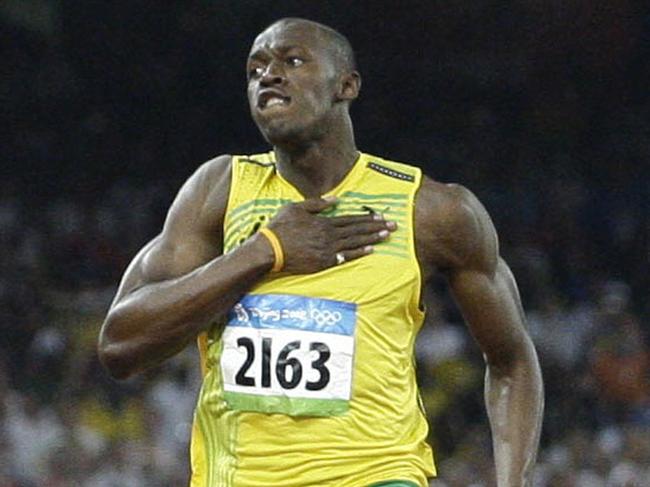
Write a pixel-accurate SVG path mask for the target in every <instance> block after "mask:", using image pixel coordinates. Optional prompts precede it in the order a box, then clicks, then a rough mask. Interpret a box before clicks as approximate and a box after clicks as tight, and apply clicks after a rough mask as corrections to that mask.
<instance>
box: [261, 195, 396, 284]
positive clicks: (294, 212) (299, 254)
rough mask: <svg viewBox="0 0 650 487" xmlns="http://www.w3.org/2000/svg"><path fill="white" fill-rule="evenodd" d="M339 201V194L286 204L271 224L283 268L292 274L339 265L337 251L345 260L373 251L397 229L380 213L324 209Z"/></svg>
mask: <svg viewBox="0 0 650 487" xmlns="http://www.w3.org/2000/svg"><path fill="white" fill-rule="evenodd" d="M336 204H337V200H336V198H333V197H326V198H311V199H307V200H305V201H302V202H300V203H291V204H288V205H286V206H285V207H283V208H282V209H281V210H280V211H279V212H278V214H277V215H276V216H275V217H274V218H273V219H272V220H271V221H270V222H269V225H268V228H269V230H272V231H273V232H274V233H275V234H276V235H277V237H278V239H279V240H280V243H281V245H282V250H283V252H284V267H283V269H282V270H283V271H286V272H290V273H292V274H308V273H312V272H318V271H321V270H323V269H327V268H328V267H332V266H335V265H337V258H336V254H337V253H341V254H343V257H345V260H346V261H350V260H353V259H358V258H359V257H363V256H364V255H368V254H370V253H372V251H373V245H374V244H377V243H379V242H382V241H384V240H386V239H387V238H388V237H389V235H390V233H391V232H393V231H395V230H396V229H397V224H396V223H395V222H393V221H386V220H384V217H383V216H382V215H380V214H378V213H373V214H369V215H354V216H338V217H327V216H324V215H321V213H322V212H323V211H325V210H327V209H328V208H331V207H333V206H335V205H336Z"/></svg>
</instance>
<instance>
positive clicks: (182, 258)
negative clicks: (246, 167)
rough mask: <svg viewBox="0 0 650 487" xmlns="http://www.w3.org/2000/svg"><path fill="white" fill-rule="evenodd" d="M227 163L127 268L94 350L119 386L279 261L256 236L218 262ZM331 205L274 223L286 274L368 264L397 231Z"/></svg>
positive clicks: (192, 185)
mask: <svg viewBox="0 0 650 487" xmlns="http://www.w3.org/2000/svg"><path fill="white" fill-rule="evenodd" d="M229 186H230V158H229V157H220V158H217V159H215V160H213V161H210V162H208V163H206V164H204V165H203V166H201V168H199V169H198V170H197V171H196V173H195V174H194V175H193V176H192V177H190V179H189V180H188V181H187V182H186V183H185V185H184V186H183V187H182V188H181V190H180V191H179V193H178V196H177V197H176V199H175V201H174V203H173V204H172V206H171V208H170V210H169V213H168V216H167V219H166V221H165V225H164V227H163V230H162V232H161V233H160V235H158V236H157V237H156V238H154V239H153V240H152V241H151V242H149V243H148V244H147V245H146V246H145V247H144V248H143V249H142V250H141V251H140V252H139V253H138V254H137V255H136V257H135V258H134V259H133V261H132V262H131V264H130V265H129V267H128V269H127V271H126V273H125V274H124V277H123V279H122V282H121V284H120V287H119V289H118V291H117V295H116V296H115V299H114V300H113V303H112V305H111V307H110V309H109V311H108V314H107V316H106V319H105V320H104V324H103V325H102V329H101V331H100V336H99V342H98V353H99V358H100V360H101V362H102V363H103V364H104V366H105V367H106V368H107V369H108V371H109V372H110V373H111V375H113V376H114V377H116V378H125V377H128V376H129V375H131V374H133V373H135V372H139V371H141V370H143V369H145V368H147V367H151V366H153V365H157V364H159V363H161V362H163V361H164V360H166V359H167V358H169V357H171V356H172V355H174V354H176V353H178V352H179V351H180V350H182V349H183V348H185V347H186V346H187V344H188V343H190V342H191V341H192V340H194V339H195V338H196V336H197V335H198V334H199V333H201V332H202V331H204V330H206V329H207V328H208V327H209V326H210V325H211V324H212V323H215V322H216V321H220V320H222V319H223V318H224V317H225V315H226V314H227V313H228V311H229V310H230V309H231V308H232V306H233V305H234V304H235V303H236V302H237V301H238V300H239V299H240V297H241V296H242V295H243V294H245V293H246V292H247V291H248V290H250V289H251V288H252V287H253V286H255V285H256V284H257V283H258V282H259V281H260V280H261V279H262V278H264V277H265V276H266V275H267V274H268V272H269V271H270V270H271V268H272V266H273V263H274V261H275V255H274V253H273V249H272V247H271V245H270V244H269V242H268V240H266V237H264V236H263V235H260V234H255V235H253V236H252V237H251V238H249V239H248V240H247V241H246V242H244V243H243V244H242V245H240V246H239V247H237V248H236V249H235V250H233V251H231V252H229V253H228V254H225V255H222V243H221V242H222V232H223V229H222V227H223V219H224V214H225V210H226V205H227V199H228V193H229ZM333 204H335V202H334V201H331V200H324V199H320V198H315V199H310V200H305V201H303V202H301V203H293V204H289V205H287V206H285V207H284V208H283V209H282V210H281V211H280V212H279V213H278V214H277V215H276V216H275V217H274V218H273V219H272V220H271V221H270V222H269V228H270V229H271V230H272V231H273V232H275V233H276V235H277V237H278V238H279V240H280V242H281V245H282V247H283V249H284V256H285V265H284V268H283V271H284V272H290V273H311V272H317V271H319V270H322V269H325V268H327V267H331V266H332V265H335V264H336V257H335V255H336V253H337V252H342V253H343V254H344V256H345V257H346V260H351V259H355V258H359V257H362V256H363V255H365V254H367V253H368V252H370V251H372V249H371V246H372V244H373V243H377V242H379V241H381V240H383V239H385V238H386V237H387V234H388V232H390V231H393V230H394V229H395V226H394V223H392V222H386V221H384V220H383V219H380V220H378V219H377V217H376V216H373V215H367V216H350V217H336V218H326V217H324V216H320V215H319V213H320V212H321V211H322V210H324V209H326V208H327V207H329V206H332V205H333Z"/></svg>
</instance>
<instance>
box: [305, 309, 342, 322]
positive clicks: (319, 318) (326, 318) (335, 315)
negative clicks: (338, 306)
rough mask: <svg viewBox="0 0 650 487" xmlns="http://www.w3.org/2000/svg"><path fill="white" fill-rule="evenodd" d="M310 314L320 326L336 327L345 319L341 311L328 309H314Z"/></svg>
mask: <svg viewBox="0 0 650 487" xmlns="http://www.w3.org/2000/svg"><path fill="white" fill-rule="evenodd" d="M309 314H310V317H311V319H312V320H314V321H315V322H316V323H317V324H318V325H335V324H336V323H338V322H339V321H341V319H342V318H343V316H342V315H341V313H340V312H339V311H330V310H328V309H325V310H320V309H316V308H312V309H311V310H310V312H309Z"/></svg>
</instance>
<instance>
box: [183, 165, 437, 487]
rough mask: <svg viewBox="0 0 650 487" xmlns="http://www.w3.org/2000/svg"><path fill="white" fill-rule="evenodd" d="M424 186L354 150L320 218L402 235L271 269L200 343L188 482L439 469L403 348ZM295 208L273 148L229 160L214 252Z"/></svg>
mask: <svg viewBox="0 0 650 487" xmlns="http://www.w3.org/2000/svg"><path fill="white" fill-rule="evenodd" d="M420 179H421V173H420V170H419V169H417V168H415V167H412V166H408V165H406V164H400V163H396V162H390V161H385V160H383V159H381V158H378V157H375V156H371V155H367V154H361V155H360V157H359V158H358V159H357V161H356V162H355V164H354V166H353V167H352V169H351V170H350V171H349V172H348V174H347V175H346V177H345V178H344V179H343V181H342V182H341V183H340V184H339V185H338V186H337V187H336V188H334V189H333V190H331V191H330V192H328V193H327V195H334V196H336V197H337V198H338V203H337V205H336V206H335V208H333V209H332V210H330V211H326V212H325V213H323V214H324V215H325V216H340V215H356V214H367V213H368V212H377V213H381V214H383V215H384V216H385V218H386V219H389V220H394V221H396V222H397V224H398V229H397V230H396V231H395V232H393V233H392V234H391V235H390V237H389V238H388V239H387V240H386V241H384V242H382V243H379V244H376V245H375V248H374V252H373V253H372V254H369V255H367V256H364V257H361V258H359V259H356V260H352V261H350V262H346V263H344V264H342V265H338V266H335V267H331V268H329V269H326V270H324V271H321V272H317V273H314V274H304V275H291V274H288V273H282V272H279V273H273V274H272V273H269V274H268V275H267V276H266V277H265V278H264V279H263V280H262V281H260V282H259V283H258V284H257V285H255V286H254V287H253V288H252V289H251V290H250V291H249V292H248V294H246V295H245V296H244V297H243V298H242V299H241V300H240V301H239V303H237V304H236V305H235V306H234V307H233V309H232V310H231V312H230V313H229V315H228V318H227V320H226V323H225V326H223V325H224V324H223V323H221V324H218V325H215V326H214V327H213V328H212V329H211V331H210V332H208V333H206V334H203V335H202V336H201V337H199V350H200V352H201V362H202V370H203V374H204V375H203V385H202V388H201V391H200V394H199V399H198V404H197V408H196V411H195V417H194V427H193V434H192V446H191V456H192V479H191V487H274V486H277V487H280V486H281V487H307V486H313V487H316V486H317V487H326V486H331V487H365V486H368V485H370V484H373V483H376V482H381V481H388V480H394V479H400V480H410V481H412V482H415V483H416V484H417V485H420V486H426V485H428V483H427V480H426V479H427V477H430V476H433V475H435V468H434V464H433V457H432V452H431V449H430V447H429V446H428V445H427V443H426V441H425V440H426V437H427V433H428V426H427V422H426V418H425V415H424V413H423V410H422V407H421V402H420V400H419V394H418V389H417V384H416V380H415V364H414V352H413V348H414V341H415V337H416V334H417V332H418V330H419V328H420V326H421V324H422V321H423V317H424V316H423V312H422V311H421V309H420V308H419V299H420V288H421V277H420V269H419V266H418V263H417V260H416V256H415V245H414V229H413V221H414V199H415V193H416V190H417V188H418V187H419V184H420ZM324 196H326V195H324ZM302 200H304V198H303V196H302V195H301V194H300V193H299V192H298V190H297V189H296V188H295V187H293V186H292V185H291V184H290V183H289V182H288V181H286V180H285V179H283V177H282V175H281V174H279V172H278V170H277V168H276V164H275V161H274V154H273V152H270V153H265V154H257V155H253V156H235V157H233V159H232V182H231V189H230V195H229V200H228V206H227V210H226V215H225V220H224V253H228V252H232V251H233V250H234V249H236V248H237V247H238V246H239V245H241V244H242V243H243V242H245V241H246V239H248V238H249V237H250V236H252V235H253V234H254V233H255V232H256V231H257V230H258V229H259V228H261V227H263V226H265V225H266V224H267V222H268V221H269V220H270V219H271V218H273V216H274V215H275V214H276V213H277V212H278V211H279V210H280V208H281V207H282V206H283V205H285V204H288V203H291V202H298V201H302Z"/></svg>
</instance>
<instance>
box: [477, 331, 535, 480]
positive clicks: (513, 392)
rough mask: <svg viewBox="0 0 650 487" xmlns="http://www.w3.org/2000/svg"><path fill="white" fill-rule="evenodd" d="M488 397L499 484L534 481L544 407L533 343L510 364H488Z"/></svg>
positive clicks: (486, 387) (487, 403) (486, 391)
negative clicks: (498, 365)
mask: <svg viewBox="0 0 650 487" xmlns="http://www.w3.org/2000/svg"><path fill="white" fill-rule="evenodd" d="M485 400H486V405H487V410H488V416H489V418H490V426H491V429H492V443H493V447H494V460H495V465H496V476H497V485H498V486H499V487H524V486H529V485H532V476H533V467H534V464H535V458H536V456H537V449H538V446H539V435H540V430H541V423H542V414H543V409H544V391H543V383H542V376H541V372H540V368H539V363H538V361H537V355H536V353H535V350H534V348H533V346H532V344H531V343H529V345H528V346H527V350H526V351H525V353H523V356H522V357H521V358H519V359H517V360H514V361H513V362H512V363H510V364H508V365H507V366H501V367H497V366H494V365H490V364H488V368H487V371H486V377H485Z"/></svg>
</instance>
